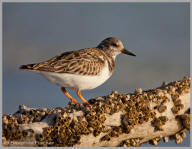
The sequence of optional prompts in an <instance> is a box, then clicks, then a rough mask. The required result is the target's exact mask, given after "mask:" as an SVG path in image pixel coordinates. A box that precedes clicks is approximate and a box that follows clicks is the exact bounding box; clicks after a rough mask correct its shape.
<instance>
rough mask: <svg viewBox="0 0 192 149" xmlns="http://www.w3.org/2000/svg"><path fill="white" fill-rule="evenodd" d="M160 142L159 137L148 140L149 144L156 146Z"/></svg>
mask: <svg viewBox="0 0 192 149" xmlns="http://www.w3.org/2000/svg"><path fill="white" fill-rule="evenodd" d="M160 140H161V137H160V136H159V137H156V138H153V139H152V140H149V144H152V145H155V146H156V145H157V144H158V143H159V142H160Z"/></svg>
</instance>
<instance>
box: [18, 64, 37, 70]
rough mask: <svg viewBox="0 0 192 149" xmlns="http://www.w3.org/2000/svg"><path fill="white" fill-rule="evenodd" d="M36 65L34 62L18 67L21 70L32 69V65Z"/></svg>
mask: <svg viewBox="0 0 192 149" xmlns="http://www.w3.org/2000/svg"><path fill="white" fill-rule="evenodd" d="M35 66H36V64H27V65H21V66H20V67H19V69H22V70H29V71H30V70H34V67H35Z"/></svg>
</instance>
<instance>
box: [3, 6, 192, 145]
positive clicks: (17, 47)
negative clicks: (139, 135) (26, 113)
mask: <svg viewBox="0 0 192 149" xmlns="http://www.w3.org/2000/svg"><path fill="white" fill-rule="evenodd" d="M111 36H112V37H117V38H119V39H120V40H122V42H123V43H124V46H125V48H127V49H129V50H131V51H132V52H133V53H135V54H136V55H137V56H136V57H131V56H126V55H119V56H118V57H117V59H116V69H115V72H114V74H113V75H112V77H111V78H110V79H109V80H108V81H107V82H106V83H104V84H103V85H101V86H100V87H98V88H96V89H93V90H89V91H83V92H82V94H83V96H84V97H85V98H86V99H90V98H92V97H97V96H104V95H107V94H109V93H111V92H112V91H113V90H118V91H119V92H120V93H128V92H133V91H134V90H135V88H142V89H144V90H147V89H149V88H155V87H158V86H160V85H161V83H162V81H168V82H170V81H174V80H181V79H183V77H184V76H186V75H188V76H189V74H190V69H189V67H190V66H189V65H190V55H189V54H190V47H189V42H190V41H189V36H190V35H189V3H3V113H4V114H8V113H14V112H15V111H16V110H17V109H18V106H19V105H20V104H24V105H26V106H29V107H34V108H41V107H46V108H55V107H59V106H66V105H67V103H68V102H69V100H68V99H67V98H66V97H65V96H64V94H63V93H62V92H61V91H60V88H59V87H58V86H56V85H54V84H52V83H50V82H48V81H47V80H46V79H44V78H43V77H42V76H40V75H38V74H35V73H34V72H26V71H21V70H19V69H18V68H19V66H20V65H22V64H29V63H36V62H42V61H45V60H48V59H49V58H51V57H53V56H55V55H57V54H60V53H62V52H66V51H70V50H75V49H82V48H88V47H95V46H97V45H98V44H99V42H100V41H102V40H103V39H105V38H107V37H111ZM69 93H70V94H71V95H72V96H73V97H75V98H77V96H76V95H75V92H74V91H69ZM78 101H80V100H78ZM174 145H175V143H174V142H173V141H172V142H170V143H166V144H164V143H162V144H161V146H174ZM143 146H150V145H147V144H146V145H143ZM176 146H189V134H188V137H187V139H184V142H183V144H181V145H176Z"/></svg>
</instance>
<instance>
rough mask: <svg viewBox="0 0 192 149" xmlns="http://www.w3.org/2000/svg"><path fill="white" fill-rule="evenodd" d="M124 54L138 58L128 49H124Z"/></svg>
mask: <svg viewBox="0 0 192 149" xmlns="http://www.w3.org/2000/svg"><path fill="white" fill-rule="evenodd" d="M122 53H124V54H127V55H132V56H136V55H135V54H133V53H132V52H130V51H128V50H127V49H123V50H122Z"/></svg>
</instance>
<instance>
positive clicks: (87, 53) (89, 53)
mask: <svg viewBox="0 0 192 149" xmlns="http://www.w3.org/2000/svg"><path fill="white" fill-rule="evenodd" d="M120 53H123V54H127V55H131V56H136V55H135V54H133V53H132V52H130V51H128V50H126V49H125V48H124V46H123V43H122V42H121V41H120V40H119V39H117V38H114V37H109V38H106V39H104V40H103V41H102V42H101V43H100V44H99V45H98V46H97V47H94V48H85V49H80V50H76V51H69V52H64V53H62V54H60V55H57V56H55V57H53V58H51V59H50V60H48V61H45V62H40V63H35V64H27V65H22V66H20V69H23V70H29V71H33V72H37V73H39V74H41V75H43V76H44V77H45V78H46V79H47V80H49V81H50V82H52V83H55V84H57V85H59V86H60V87H61V90H62V91H63V93H64V94H65V95H66V96H67V97H68V98H69V99H70V100H71V101H72V102H74V103H76V104H78V102H77V101H76V100H75V99H74V98H73V97H72V96H71V95H70V94H69V93H68V92H67V91H66V88H71V89H76V90H77V92H76V93H77V96H78V97H79V98H80V99H81V100H82V101H83V102H84V104H88V102H87V101H86V100H85V98H84V97H83V96H82V95H81V92H80V91H82V90H89V89H94V88H96V87H98V86H100V85H101V84H103V83H104V82H105V81H106V80H107V79H109V78H110V77H111V75H112V73H113V71H114V68H115V58H116V56H117V55H119V54H120Z"/></svg>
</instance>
